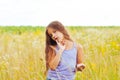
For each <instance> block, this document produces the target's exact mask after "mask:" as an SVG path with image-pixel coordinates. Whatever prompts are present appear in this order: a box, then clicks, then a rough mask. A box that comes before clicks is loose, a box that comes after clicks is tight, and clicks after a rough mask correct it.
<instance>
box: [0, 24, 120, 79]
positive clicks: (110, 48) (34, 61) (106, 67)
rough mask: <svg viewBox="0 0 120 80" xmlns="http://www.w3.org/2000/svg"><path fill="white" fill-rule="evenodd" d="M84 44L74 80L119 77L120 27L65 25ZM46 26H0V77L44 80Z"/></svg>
mask: <svg viewBox="0 0 120 80" xmlns="http://www.w3.org/2000/svg"><path fill="white" fill-rule="evenodd" d="M66 28H67V30H68V32H69V34H70V35H71V37H72V39H73V40H74V41H75V42H76V43H78V44H82V45H83V48H84V63H85V65H86V69H85V70H84V71H83V72H77V74H76V80H119V79H120V27H112V26H111V27H94V26H93V27H89V26H88V27H78V26H77V27H74V26H70V27H66ZM44 48H45V27H39V26H37V27H32V26H19V27H15V26H14V27H13V26H7V27H2V26H1V27H0V80H45V76H44V71H45V59H44V56H45V53H44Z"/></svg>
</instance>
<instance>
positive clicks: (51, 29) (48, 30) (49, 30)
mask: <svg viewBox="0 0 120 80" xmlns="http://www.w3.org/2000/svg"><path fill="white" fill-rule="evenodd" d="M54 30H55V29H54V28H50V27H49V28H48V29H47V32H48V34H51V33H52V32H53V31H54Z"/></svg>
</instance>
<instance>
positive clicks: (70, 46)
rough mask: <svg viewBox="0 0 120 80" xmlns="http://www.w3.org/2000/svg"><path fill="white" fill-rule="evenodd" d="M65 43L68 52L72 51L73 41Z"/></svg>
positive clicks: (65, 41)
mask: <svg viewBox="0 0 120 80" xmlns="http://www.w3.org/2000/svg"><path fill="white" fill-rule="evenodd" d="M64 43H65V46H66V48H65V49H66V50H69V49H71V48H72V47H73V41H71V40H66V39H65V40H64Z"/></svg>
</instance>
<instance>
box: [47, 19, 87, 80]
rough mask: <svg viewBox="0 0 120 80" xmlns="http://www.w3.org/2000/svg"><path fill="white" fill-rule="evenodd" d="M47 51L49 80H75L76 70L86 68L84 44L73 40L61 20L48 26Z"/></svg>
mask: <svg viewBox="0 0 120 80" xmlns="http://www.w3.org/2000/svg"><path fill="white" fill-rule="evenodd" d="M45 53H46V69H47V80H74V79H75V73H76V70H78V71H82V70H83V69H84V68H85V65H84V64H83V63H82V58H83V49H82V46H81V45H77V44H76V43H75V42H73V40H72V39H71V38H70V36H69V34H68V33H67V31H66V29H65V27H64V26H63V25H62V23H60V22H59V21H53V22H51V23H50V24H49V25H48V26H47V28H46V48H45Z"/></svg>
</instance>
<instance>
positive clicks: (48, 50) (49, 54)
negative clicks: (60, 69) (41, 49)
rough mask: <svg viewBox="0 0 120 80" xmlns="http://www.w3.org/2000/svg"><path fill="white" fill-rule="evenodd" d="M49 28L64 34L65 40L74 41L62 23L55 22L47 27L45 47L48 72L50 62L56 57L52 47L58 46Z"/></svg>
mask: <svg viewBox="0 0 120 80" xmlns="http://www.w3.org/2000/svg"><path fill="white" fill-rule="evenodd" d="M48 28H52V29H55V30H57V31H60V32H61V33H63V36H64V38H65V39H67V40H70V41H72V39H71V38H70V36H69V34H68V32H67V30H66V29H65V27H64V26H63V24H62V23H60V22H59V21H53V22H51V23H50V24H49V25H48V26H47V27H46V32H45V34H46V47H45V59H46V71H47V70H48V68H49V62H50V61H51V59H52V58H53V57H54V56H55V51H54V50H53V49H52V48H51V47H50V46H54V47H56V45H57V43H56V41H54V40H53V39H52V38H51V37H50V36H49V34H48Z"/></svg>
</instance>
